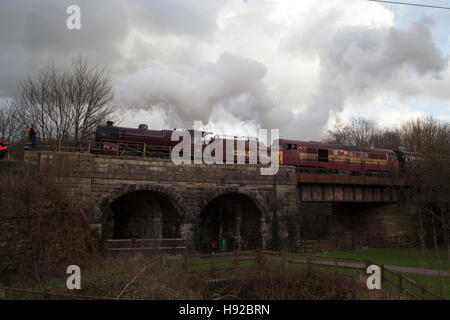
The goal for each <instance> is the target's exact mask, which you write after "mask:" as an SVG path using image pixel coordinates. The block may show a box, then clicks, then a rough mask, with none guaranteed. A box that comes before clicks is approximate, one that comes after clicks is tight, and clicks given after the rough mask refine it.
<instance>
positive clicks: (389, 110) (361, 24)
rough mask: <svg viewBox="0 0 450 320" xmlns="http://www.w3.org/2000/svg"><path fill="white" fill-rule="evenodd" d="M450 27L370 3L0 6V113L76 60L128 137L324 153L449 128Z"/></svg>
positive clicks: (435, 18)
mask: <svg viewBox="0 0 450 320" xmlns="http://www.w3.org/2000/svg"><path fill="white" fill-rule="evenodd" d="M419 1H420V3H423V4H429V5H438V6H450V1H448V0H441V1H432V0H409V2H412V3H419ZM70 5H78V6H79V7H80V10H81V29H80V30H69V29H67V27H66V20H67V18H68V17H69V14H67V13H66V9H67V7H68V6H70ZM449 18H450V10H442V9H427V8H419V7H412V6H401V5H393V4H384V3H376V2H370V1H366V0H302V1H294V0H245V1H243V0H147V1H143V0H70V1H67V0H40V1H33V0H0V101H1V100H5V99H8V98H9V97H14V95H16V94H17V87H18V83H19V82H20V80H21V79H24V78H25V77H27V76H30V75H32V74H33V73H35V72H36V71H37V70H39V69H41V68H43V67H45V66H46V65H48V64H50V63H53V64H55V65H58V66H60V67H61V68H66V67H68V66H69V65H70V62H71V59H72V58H73V57H75V56H77V55H82V56H84V57H85V58H86V59H87V60H88V61H89V62H90V63H92V64H98V65H100V66H102V67H104V68H105V69H106V70H108V72H109V74H110V76H111V79H112V84H113V88H114V95H115V99H114V106H115V108H116V113H115V117H117V118H121V119H122V122H121V125H123V126H130V127H135V126H137V125H138V124H139V123H147V124H148V125H149V127H150V128H153V129H163V128H175V127H176V128H181V127H183V128H191V127H192V126H193V122H194V121H202V122H203V124H204V125H205V128H206V129H207V130H211V131H214V132H216V133H221V134H226V135H246V136H255V135H256V130H257V129H258V128H264V129H280V136H281V137H285V138H292V139H299V140H321V139H323V138H324V137H325V136H326V134H327V130H328V129H329V128H331V127H332V126H333V125H334V123H335V122H336V121H337V120H338V119H339V120H341V121H344V122H345V121H346V120H348V119H350V118H351V117H359V116H362V117H366V118H369V119H371V120H374V121H376V122H377V123H379V125H380V126H381V127H390V126H396V125H399V124H400V123H401V122H402V121H404V120H409V119H413V118H416V117H425V116H428V115H433V116H434V117H435V118H437V119H442V120H447V121H450V104H449V101H450V65H449V63H448V60H449V54H450V33H449V32H448V30H449V27H450V19H449Z"/></svg>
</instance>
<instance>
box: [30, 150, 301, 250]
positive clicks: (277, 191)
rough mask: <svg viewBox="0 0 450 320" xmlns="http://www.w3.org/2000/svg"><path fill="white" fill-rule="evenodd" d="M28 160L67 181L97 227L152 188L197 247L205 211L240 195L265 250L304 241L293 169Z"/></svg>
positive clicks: (89, 158)
mask: <svg viewBox="0 0 450 320" xmlns="http://www.w3.org/2000/svg"><path fill="white" fill-rule="evenodd" d="M25 162H26V163H31V164H33V163H34V164H35V165H37V166H38V167H39V170H40V171H41V173H42V174H52V175H56V176H59V177H61V182H62V185H63V186H64V188H66V189H67V191H68V192H69V194H70V195H72V196H73V197H74V198H75V199H77V200H78V201H80V202H81V203H82V204H83V205H84V206H85V207H86V208H89V211H90V213H91V217H90V218H91V221H92V223H93V224H98V225H99V224H104V222H105V220H106V219H108V215H111V212H110V211H111V210H110V209H111V208H110V207H111V204H112V203H114V201H116V200H117V199H119V198H120V197H122V196H123V195H126V194H129V193H132V192H134V191H139V190H147V191H150V192H154V193H158V194H161V195H163V196H164V197H166V198H167V199H169V201H170V202H171V203H172V204H173V206H174V207H175V208H176V209H177V210H178V212H179V214H180V216H181V219H182V225H181V227H180V228H181V235H182V236H183V237H185V238H186V239H187V240H188V245H189V246H190V247H196V246H198V243H197V242H198V239H197V238H198V234H199V229H198V228H199V225H200V222H201V221H200V219H201V213H202V211H203V210H204V209H205V207H206V206H207V205H208V204H209V203H210V202H211V201H213V200H214V199H216V198H217V197H219V196H221V195H224V194H230V193H235V194H241V195H245V196H246V197H248V198H250V199H251V200H252V201H253V203H254V205H255V206H256V207H257V208H258V211H259V213H260V221H261V224H260V228H261V231H260V233H261V237H262V239H263V244H262V245H263V246H264V247H266V248H275V247H276V248H279V247H283V248H290V249H296V246H298V244H299V241H300V238H299V234H298V228H296V227H295V226H293V225H292V221H293V220H294V219H295V215H296V214H297V207H298V201H299V198H298V190H297V186H296V180H295V168H293V167H289V166H283V167H280V170H279V172H278V174H277V175H275V176H263V175H261V174H260V166H259V165H236V164H232V165H204V164H201V165H179V166H176V165H174V164H173V163H172V161H171V160H169V159H152V158H118V157H112V156H103V155H92V154H88V153H60V152H50V151H29V152H26V153H25Z"/></svg>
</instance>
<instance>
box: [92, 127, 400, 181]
mask: <svg viewBox="0 0 450 320" xmlns="http://www.w3.org/2000/svg"><path fill="white" fill-rule="evenodd" d="M172 133H173V130H149V129H148V127H147V125H139V128H124V127H116V126H113V123H112V122H108V123H107V125H106V126H99V127H98V128H97V131H96V137H95V138H96V142H97V143H98V144H99V145H100V148H101V152H102V153H103V154H108V155H132V156H139V155H143V154H145V155H147V154H148V155H151V156H157V157H165V158H168V157H170V152H171V149H172V148H173V147H174V146H175V145H177V144H178V143H179V141H172V140H171V137H172ZM190 133H191V136H192V137H194V131H193V130H190ZM197 134H199V136H200V137H201V139H202V141H201V146H202V151H201V152H203V149H204V148H205V146H206V145H208V144H209V143H210V142H211V141H212V140H213V139H214V137H212V136H211V135H210V134H209V133H207V132H197ZM227 144H232V145H233V153H234V160H235V162H236V161H237V157H238V156H240V157H242V156H243V157H245V162H246V163H248V162H249V151H248V150H249V140H247V141H245V142H244V144H245V149H244V150H245V151H244V152H245V154H244V155H242V154H240V153H239V152H241V153H242V151H238V139H237V138H234V139H225V140H224V150H223V157H224V159H226V151H227V150H226V145H227ZM194 148H195V146H194V141H192V150H191V155H192V157H193V156H194V154H195V152H194V151H195V150H194ZM267 154H270V149H268V150H267ZM401 158H402V153H400V152H398V151H397V152H394V151H392V150H387V149H374V148H360V147H349V146H341V145H335V144H325V143H320V142H313V141H309V142H306V141H297V140H286V139H279V160H280V164H281V165H292V166H296V167H298V168H299V169H300V170H308V169H311V168H315V169H317V168H319V169H322V170H323V172H327V173H340V172H344V171H345V172H353V173H359V172H369V173H370V172H379V173H392V172H397V171H398V169H399V160H401ZM257 161H259V157H258V160H257Z"/></svg>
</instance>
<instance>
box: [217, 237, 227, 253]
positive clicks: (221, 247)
mask: <svg viewBox="0 0 450 320" xmlns="http://www.w3.org/2000/svg"><path fill="white" fill-rule="evenodd" d="M219 250H220V251H227V239H226V238H220V239H219Z"/></svg>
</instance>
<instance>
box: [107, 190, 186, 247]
mask: <svg viewBox="0 0 450 320" xmlns="http://www.w3.org/2000/svg"><path fill="white" fill-rule="evenodd" d="M105 224H106V226H105V228H104V229H105V234H104V237H106V238H112V239H169V238H180V237H181V234H180V225H181V219H180V215H179V212H178V210H177V209H176V208H175V206H174V205H173V204H172V203H171V201H170V200H169V199H168V198H167V197H165V196H164V195H163V194H161V193H159V192H156V191H149V190H141V191H134V192H130V193H127V194H124V195H122V196H121V197H119V198H118V199H116V200H115V201H114V202H113V203H112V204H111V205H110V208H109V214H108V217H107V219H106V221H105Z"/></svg>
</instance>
